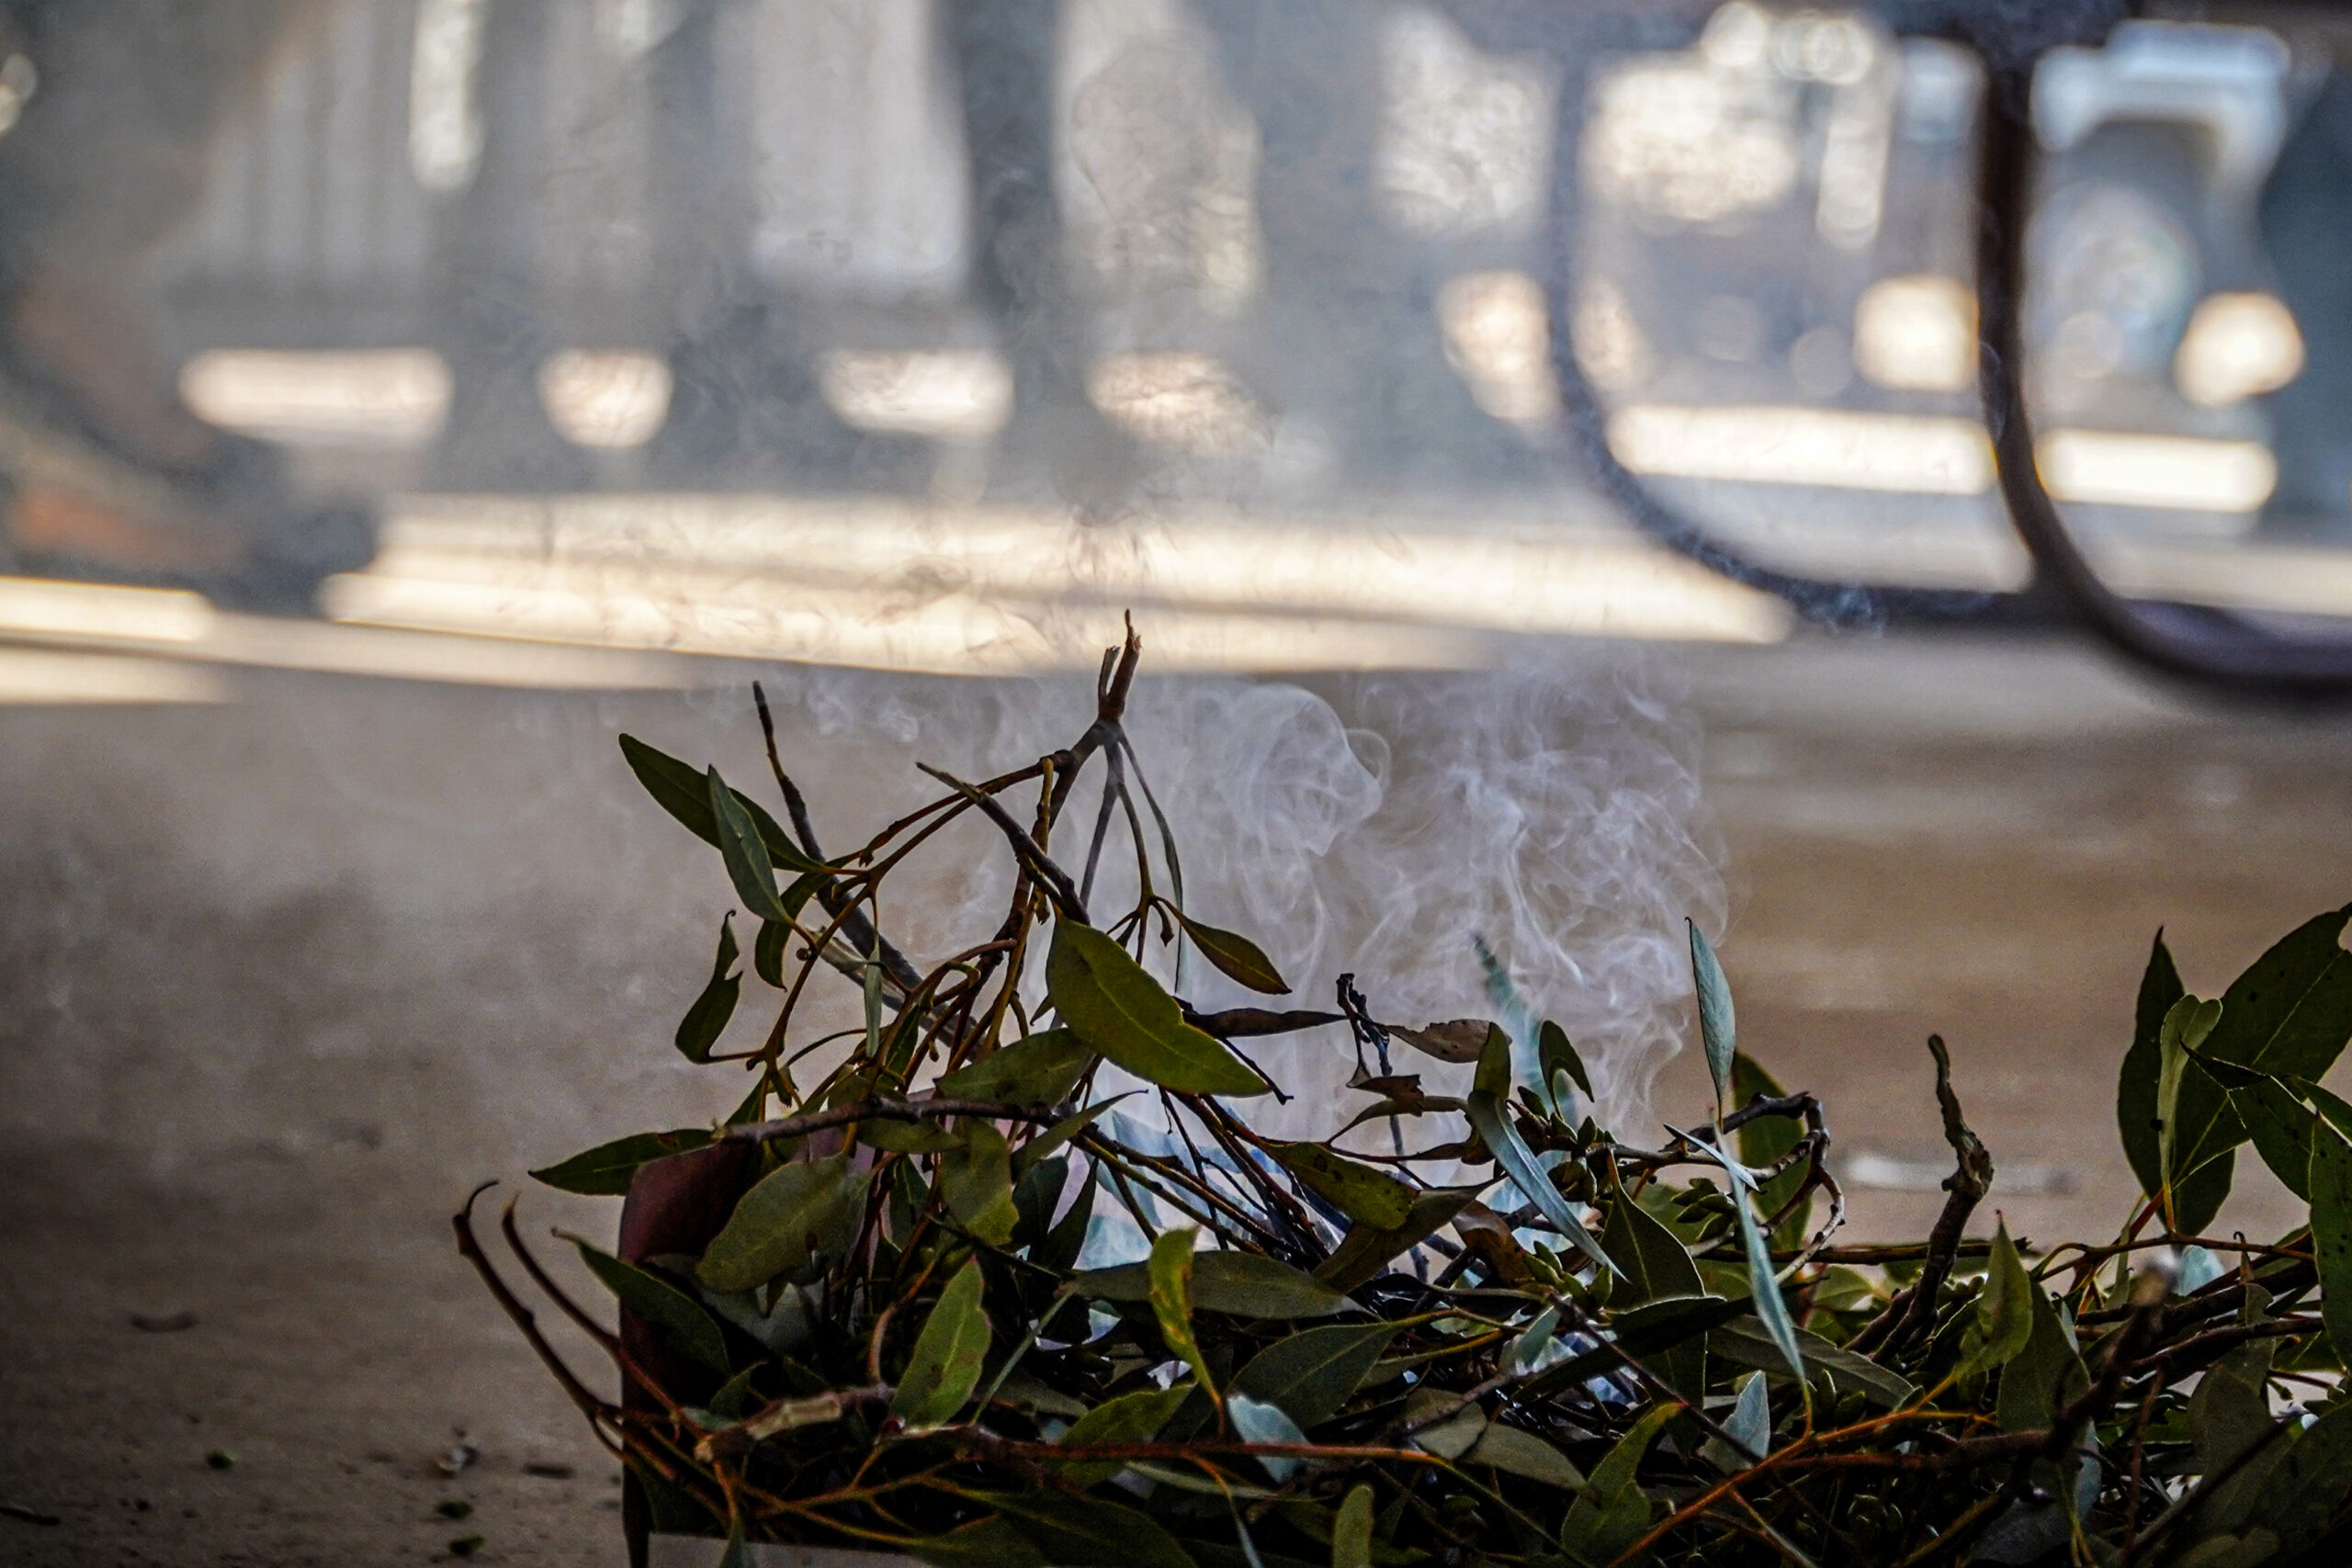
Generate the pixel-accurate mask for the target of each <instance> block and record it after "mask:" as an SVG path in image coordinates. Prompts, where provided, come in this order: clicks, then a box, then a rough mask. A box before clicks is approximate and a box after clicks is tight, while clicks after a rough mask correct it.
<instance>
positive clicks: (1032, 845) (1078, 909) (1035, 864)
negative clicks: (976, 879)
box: [915, 762, 1093, 925]
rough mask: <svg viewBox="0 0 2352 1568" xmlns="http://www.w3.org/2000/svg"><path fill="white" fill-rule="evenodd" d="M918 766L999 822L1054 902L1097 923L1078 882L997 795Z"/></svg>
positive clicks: (1085, 921) (1074, 915)
mask: <svg viewBox="0 0 2352 1568" xmlns="http://www.w3.org/2000/svg"><path fill="white" fill-rule="evenodd" d="M915 766H916V767H918V768H921V769H922V771H923V772H924V773H929V774H930V775H931V776H932V777H933V778H935V779H937V780H938V781H939V782H940V783H942V784H945V785H946V786H947V787H948V788H950V789H952V790H954V791H956V793H957V794H959V795H963V796H964V797H965V798H966V799H967V800H969V801H970V802H971V803H972V804H973V805H974V806H976V807H979V809H980V814H981V815H982V816H984V817H986V818H988V819H989V821H991V822H993V823H995V824H996V826H997V829H998V830H999V831H1001V832H1002V833H1003V834H1004V836H1005V839H1006V840H1007V841H1009V842H1010V843H1011V844H1012V852H1013V855H1014V857H1015V858H1016V859H1018V860H1019V861H1020V862H1021V864H1022V867H1023V869H1024V870H1026V871H1027V872H1028V873H1029V874H1031V875H1032V876H1034V877H1035V878H1036V879H1037V880H1038V881H1039V882H1041V883H1043V884H1045V886H1046V891H1047V892H1048V893H1050V894H1051V895H1052V896H1053V899H1054V902H1055V903H1057V904H1058V905H1060V906H1061V910H1062V913H1063V914H1065V915H1068V916H1069V918H1070V919H1074V920H1076V921H1078V922H1079V923H1080V924H1081V925H1091V924H1092V923H1093V922H1092V921H1091V920H1089V919H1087V915H1086V900H1085V899H1083V898H1081V897H1079V896H1078V885H1077V884H1076V883H1074V882H1072V881H1071V880H1070V879H1069V873H1068V872H1066V871H1064V870H1063V869H1062V868H1061V867H1060V866H1058V865H1056V864H1055V863H1054V862H1053V858H1052V857H1051V856H1050V855H1048V854H1046V852H1045V851H1044V850H1042V849H1039V848H1038V847H1037V840H1035V839H1033V838H1031V837H1030V836H1029V834H1028V832H1027V830H1026V829H1023V827H1022V826H1021V824H1020V823H1018V822H1015V821H1014V820H1013V819H1012V813H1011V812H1009V811H1007V810H1006V809H1005V808H1004V807H1002V806H1001V805H999V804H998V803H997V801H996V797H995V796H993V795H983V794H981V793H980V792H979V791H978V789H976V788H974V787H973V786H972V785H970V784H966V783H965V782H964V781H963V780H961V779H959V778H957V777H956V775H954V774H953V773H945V772H943V771H942V770H940V769H938V768H934V767H933V766H932V765H931V764H930V763H928V762H917V763H916V764H915Z"/></svg>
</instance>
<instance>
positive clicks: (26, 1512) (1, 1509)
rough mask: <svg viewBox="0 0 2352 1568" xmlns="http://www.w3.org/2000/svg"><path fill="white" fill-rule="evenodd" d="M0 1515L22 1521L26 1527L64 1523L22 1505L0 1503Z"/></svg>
mask: <svg viewBox="0 0 2352 1568" xmlns="http://www.w3.org/2000/svg"><path fill="white" fill-rule="evenodd" d="M0 1514H6V1516H7V1517H10V1518H12V1519H22V1520H24V1522H25V1523H27V1524H28V1525H58V1524H63V1523H64V1522H65V1521H64V1520H62V1519H61V1518H59V1517H57V1516H56V1515H55V1514H44V1513H42V1512H41V1511H40V1509H39V1508H28V1507H26V1506H24V1505H23V1504H22V1503H0Z"/></svg>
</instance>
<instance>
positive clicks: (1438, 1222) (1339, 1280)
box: [1315, 1188, 1474, 1291]
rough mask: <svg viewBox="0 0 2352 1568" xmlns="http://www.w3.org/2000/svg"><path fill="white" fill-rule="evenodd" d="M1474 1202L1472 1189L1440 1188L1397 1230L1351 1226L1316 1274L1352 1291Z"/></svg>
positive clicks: (1419, 1201)
mask: <svg viewBox="0 0 2352 1568" xmlns="http://www.w3.org/2000/svg"><path fill="white" fill-rule="evenodd" d="M1472 1201H1474V1200H1473V1195H1472V1194H1470V1193H1468V1192H1464V1191H1460V1190H1453V1189H1448V1188H1438V1189H1436V1190H1431V1191H1428V1192H1424V1193H1422V1194H1421V1195H1420V1196H1419V1197H1418V1198H1415V1199H1414V1200H1413V1207H1412V1210H1411V1212H1410V1213H1408V1214H1407V1216H1406V1219H1405V1223H1404V1224H1401V1225H1399V1226H1397V1227H1396V1228H1395V1229H1393V1230H1391V1229H1385V1228H1384V1227H1382V1226H1379V1225H1367V1224H1355V1225H1351V1226H1350V1227H1349V1228H1348V1234H1347V1235H1344V1236H1342V1237H1341V1238H1340V1245H1339V1247H1338V1249H1337V1250H1335V1251H1334V1252H1333V1253H1332V1254H1331V1256H1330V1257H1329V1258H1325V1259H1324V1260H1323V1261H1322V1263H1320V1264H1319V1265H1317V1268H1316V1270H1315V1277H1316V1278H1317V1280H1321V1281H1323V1282H1324V1283H1325V1284H1327V1285H1329V1286H1330V1287H1331V1288H1332V1289H1333V1290H1335V1291H1352V1290H1354V1289H1356V1288H1357V1287H1358V1286H1360V1285H1363V1284H1366V1283H1369V1282H1370V1281H1371V1280H1374V1278H1376V1277H1377V1276H1378V1275H1379V1273H1380V1271H1381V1270H1382V1269H1385V1268H1386V1267H1387V1266H1388V1264H1389V1263H1390V1261H1391V1260H1392V1259H1394V1258H1397V1257H1399V1256H1401V1255H1402V1254H1404V1253H1407V1252H1409V1251H1411V1250H1412V1249H1413V1248H1414V1247H1419V1245H1420V1244H1421V1243H1422V1242H1424V1241H1427V1240H1428V1239H1429V1238H1430V1236H1432V1235H1436V1234H1437V1233H1438V1232H1439V1231H1440V1230H1442V1229H1443V1228H1444V1227H1445V1226H1446V1225H1448V1224H1452V1223H1453V1217H1454V1215H1456V1214H1458V1213H1461V1212H1462V1211H1463V1210H1464V1209H1465V1208H1467V1207H1468V1206H1469V1205H1470V1203H1471V1202H1472Z"/></svg>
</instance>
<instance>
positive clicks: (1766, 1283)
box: [1691, 926, 1804, 1382]
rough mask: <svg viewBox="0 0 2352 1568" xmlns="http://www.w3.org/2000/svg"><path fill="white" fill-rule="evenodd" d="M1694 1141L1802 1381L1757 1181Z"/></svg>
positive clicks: (1758, 1297) (1763, 1311) (1763, 1312)
mask: <svg viewBox="0 0 2352 1568" xmlns="http://www.w3.org/2000/svg"><path fill="white" fill-rule="evenodd" d="M1691 930H1692V931H1694V932H1695V931H1697V930H1698V928H1697V927H1696V926H1693V927H1691ZM1693 1141H1694V1142H1697V1143H1698V1144H1699V1146H1700V1147H1701V1148H1702V1149H1704V1150H1705V1151H1706V1152H1707V1153H1708V1154H1710V1155H1713V1156H1714V1158H1715V1162H1716V1163H1717V1164H1718V1165H1720V1166H1722V1167H1723V1168H1724V1176H1726V1177H1728V1178H1729V1179H1730V1181H1731V1212H1732V1217H1733V1218H1734V1219H1735V1220H1736V1221H1737V1222H1738V1224H1739V1239H1740V1243H1741V1245H1742V1246H1743V1247H1746V1248H1747V1279H1748V1289H1749V1291H1750V1292H1752V1293H1753V1300H1754V1302H1755V1305H1756V1315H1757V1317H1758V1319H1759V1320H1760V1321H1761V1322H1762V1323H1763V1325H1764V1330H1765V1332H1766V1333H1767V1334H1770V1336H1771V1337H1772V1343H1773V1344H1774V1345H1775V1346H1776V1347H1778V1348H1779V1349H1780V1352H1781V1359H1783V1360H1785V1361H1786V1362H1787V1363H1788V1366H1789V1370H1790V1371H1792V1372H1794V1373H1795V1374H1796V1377H1797V1379H1798V1381H1800V1382H1802V1381H1804V1362H1803V1358H1802V1356H1801V1354H1800V1352H1799V1350H1798V1348H1797V1325H1796V1320H1795V1319H1794V1318H1792V1317H1791V1316H1790V1315H1789V1303H1787V1302H1785V1301H1783V1300H1782V1299H1781V1287H1780V1283H1779V1281H1778V1280H1776V1279H1775V1278H1774V1277H1773V1273H1772V1252H1771V1248H1770V1247H1769V1246H1768V1245H1767V1244H1766V1243H1765V1240H1764V1229H1763V1227H1762V1226H1761V1225H1759V1224H1757V1223H1756V1213H1755V1204H1754V1198H1755V1186H1756V1184H1755V1183H1754V1182H1752V1181H1750V1180H1749V1179H1747V1170H1746V1169H1745V1168H1742V1167H1741V1165H1740V1163H1739V1162H1738V1161H1737V1160H1736V1159H1734V1158H1732V1157H1731V1156H1729V1155H1727V1154H1725V1153H1724V1151H1723V1150H1722V1149H1719V1148H1717V1147H1716V1146H1715V1145H1713V1144H1710V1143H1707V1142H1705V1141H1704V1140H1703V1139H1698V1140H1693Z"/></svg>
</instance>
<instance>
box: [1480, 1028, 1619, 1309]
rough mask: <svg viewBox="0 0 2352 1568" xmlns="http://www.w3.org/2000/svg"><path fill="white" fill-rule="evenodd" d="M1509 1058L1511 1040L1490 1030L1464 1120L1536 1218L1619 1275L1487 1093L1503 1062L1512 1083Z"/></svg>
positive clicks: (1493, 1096)
mask: <svg viewBox="0 0 2352 1568" xmlns="http://www.w3.org/2000/svg"><path fill="white" fill-rule="evenodd" d="M1498 1061H1499V1062H1500V1063H1501V1064H1502V1067H1501V1072H1502V1074H1503V1076H1504V1078H1505V1081H1506V1082H1508V1081H1509V1079H1508V1074H1509V1071H1510V1036H1509V1035H1507V1034H1505V1033H1504V1032H1502V1031H1501V1030H1499V1029H1490V1030H1488V1031H1487V1048H1486V1052H1485V1054H1484V1055H1482V1056H1480V1058H1479V1061H1478V1083H1479V1086H1480V1087H1478V1088H1476V1089H1472V1090H1471V1092H1470V1098H1469V1100H1467V1101H1466V1102H1465V1104H1464V1115H1466V1116H1468V1117H1469V1119H1470V1125H1471V1127H1472V1129H1473V1130H1474V1131H1476V1133H1477V1134H1478V1136H1479V1137H1480V1138H1481V1139H1482V1140H1483V1141H1484V1142H1485V1143H1486V1145H1487V1150H1488V1151H1489V1152H1490V1153H1492V1154H1493V1155H1494V1156H1495V1158H1496V1160H1497V1161H1498V1163H1499V1164H1500V1165H1501V1166H1502V1168H1503V1170H1504V1172H1505V1174H1507V1175H1508V1176H1510V1179H1511V1184H1512V1185H1513V1186H1515V1187H1517V1188H1518V1189H1519V1190H1520V1193H1521V1196H1523V1197H1525V1198H1526V1200H1527V1201H1529V1202H1531V1203H1532V1204H1534V1205H1535V1207H1536V1210H1537V1212H1538V1213H1542V1214H1543V1216H1544V1219H1546V1220H1547V1221H1549V1222H1550V1223H1551V1224H1552V1227H1553V1228H1554V1229H1555V1230H1556V1231H1558V1232H1559V1233H1560V1234H1561V1235H1564V1236H1566V1237H1567V1238H1568V1240H1569V1241H1571V1242H1573V1243H1574V1244H1575V1245H1576V1247H1577V1250H1578V1251H1579V1252H1582V1253H1583V1254H1584V1255H1585V1256H1586V1257H1587V1258H1590V1259H1592V1261H1593V1262H1595V1263H1597V1264H1599V1265H1600V1267H1601V1268H1602V1269H1607V1270H1608V1271H1609V1272H1611V1273H1612V1274H1613V1273H1615V1272H1616V1271H1617V1265H1616V1264H1615V1263H1614V1262H1613V1261H1611V1258H1610V1257H1609V1254H1608V1253H1607V1252H1605V1251H1603V1250H1602V1249H1601V1246H1600V1241H1599V1240H1598V1239H1596V1238H1595V1237H1594V1235H1593V1234H1592V1233H1591V1232H1590V1231H1589V1230H1587V1229H1585V1227H1584V1222H1582V1221H1581V1220H1579V1219H1577V1216H1576V1212H1575V1211H1574V1210H1572V1209H1570V1208H1569V1207H1568V1201H1567V1200H1566V1198H1563V1197H1562V1196H1560V1190H1559V1189H1558V1188H1556V1187H1555V1186H1553V1185H1552V1179H1551V1177H1550V1176H1549V1175H1548V1174H1547V1173H1546V1172H1545V1171H1544V1168H1543V1167H1541V1166H1539V1165H1537V1164H1536V1163H1535V1155H1534V1153H1533V1151H1532V1150H1531V1149H1529V1148H1528V1146H1527V1144H1526V1141H1525V1140H1524V1139H1522V1138H1521V1136H1520V1135H1519V1129H1518V1127H1517V1126H1515V1125H1513V1124H1512V1122H1511V1119H1510V1107H1509V1106H1508V1105H1507V1104H1506V1103H1505V1102H1504V1100H1502V1099H1501V1098H1500V1096H1499V1095H1498V1093H1497V1092H1496V1091H1495V1090H1494V1089H1492V1088H1490V1087H1488V1085H1489V1084H1490V1082H1491V1080H1492V1078H1493V1077H1495V1076H1496V1071H1497V1069H1496V1063H1497V1062H1498Z"/></svg>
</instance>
